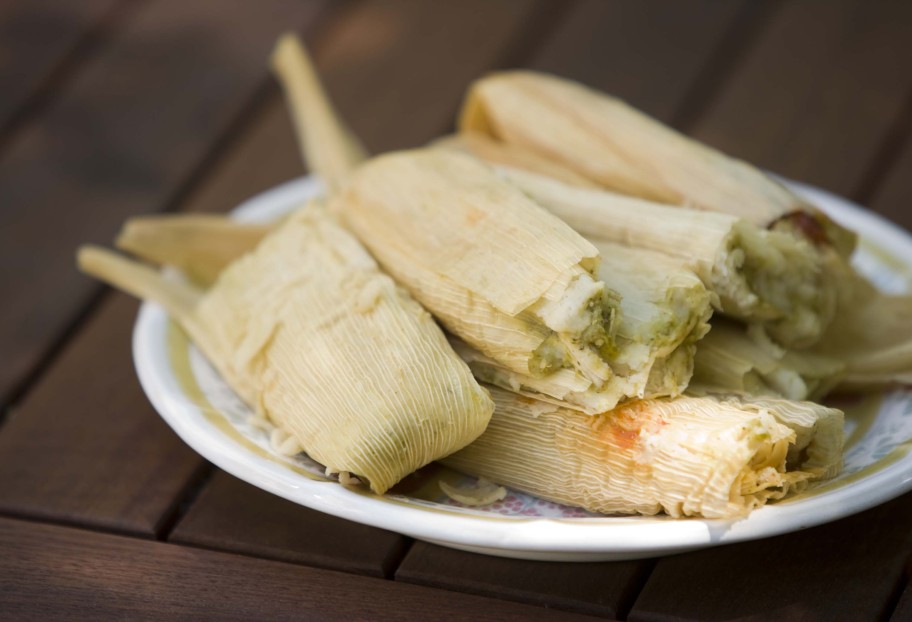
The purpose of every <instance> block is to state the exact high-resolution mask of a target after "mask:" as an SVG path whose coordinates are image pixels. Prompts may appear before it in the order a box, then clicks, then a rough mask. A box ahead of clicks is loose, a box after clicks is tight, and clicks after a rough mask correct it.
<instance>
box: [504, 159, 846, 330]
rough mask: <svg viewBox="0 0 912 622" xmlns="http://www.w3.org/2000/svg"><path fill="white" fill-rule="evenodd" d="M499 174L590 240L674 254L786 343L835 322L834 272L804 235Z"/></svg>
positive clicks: (727, 304) (730, 308)
mask: <svg viewBox="0 0 912 622" xmlns="http://www.w3.org/2000/svg"><path fill="white" fill-rule="evenodd" d="M501 173H502V174H503V175H504V176H505V178H506V179H508V180H509V181H510V182H512V183H514V184H516V185H517V186H519V187H520V188H522V190H523V191H524V192H526V193H527V194H528V195H529V196H530V197H532V198H533V199H534V200H535V201H537V202H538V203H539V204H541V205H542V206H544V207H546V208H547V209H548V210H550V211H551V212H552V213H554V214H555V215H556V216H558V217H559V218H561V219H563V220H564V221H565V222H567V223H568V224H569V225H570V226H571V227H573V228H574V229H576V230H577V231H579V232H580V233H582V234H583V235H585V236H586V237H588V238H590V239H591V240H596V241H597V240H608V241H613V242H616V243H620V244H624V245H626V246H631V247H635V248H645V249H649V250H653V251H657V252H660V253H663V254H665V255H668V256H671V257H675V258H677V259H678V260H679V261H680V262H682V265H683V266H686V267H687V268H689V269H691V270H693V271H694V272H695V273H696V274H697V275H698V276H699V277H700V278H701V279H702V280H703V282H704V283H705V284H706V287H707V288H708V289H709V290H710V291H711V292H713V293H714V294H716V296H717V297H718V299H717V304H716V306H717V308H718V310H719V311H721V312H722V313H724V314H726V315H729V316H732V317H735V318H738V319H741V320H743V321H746V322H751V323H757V324H760V325H761V326H762V327H763V329H764V331H766V332H767V333H769V334H770V335H771V336H772V337H773V338H774V339H776V341H778V342H779V343H782V344H783V345H785V346H790V347H808V346H810V345H813V344H814V343H816V342H817V341H818V340H819V339H820V336H821V334H822V333H823V331H824V330H825V328H826V327H827V326H828V324H829V323H830V321H832V318H833V315H834V314H835V311H836V303H837V292H836V289H835V287H833V285H832V283H831V282H830V272H828V271H826V270H824V268H823V266H822V265H821V256H820V254H819V253H817V252H816V251H815V250H814V248H812V247H811V245H810V244H808V243H807V242H805V241H803V240H801V239H798V238H796V237H794V236H791V235H788V234H786V233H782V232H778V231H767V230H764V229H759V228H757V227H755V226H753V225H751V224H750V223H748V222H747V221H745V220H742V219H739V218H736V217H734V216H730V215H727V214H719V213H713V212H700V211H696V210H685V209H681V208H675V207H671V206H668V205H663V204H660V203H653V202H650V201H645V200H642V199H636V198H632V197H625V196H622V195H618V194H615V193H612V192H606V191H599V190H591V189H583V188H574V187H572V186H569V185H567V184H563V183H561V182H558V181H556V180H553V179H549V178H546V177H543V176H540V175H536V174H533V173H528V172H525V171H519V170H516V169H501Z"/></svg>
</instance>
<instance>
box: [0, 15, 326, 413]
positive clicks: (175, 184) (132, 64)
mask: <svg viewBox="0 0 912 622" xmlns="http://www.w3.org/2000/svg"><path fill="white" fill-rule="evenodd" d="M321 6H322V3H320V2H307V3H298V2H285V1H282V0H270V1H267V2H258V3H250V2H244V1H243V0H232V1H230V2H225V1H223V0H203V1H200V2H181V1H179V0H160V1H157V2H149V3H147V4H144V5H141V6H140V7H139V8H138V9H137V10H136V11H135V12H132V13H131V14H130V19H128V20H125V23H124V24H123V27H122V28H121V29H120V30H118V31H117V32H116V33H114V34H113V35H112V36H111V37H110V39H109V40H108V41H107V42H106V45H104V46H101V47H99V49H98V50H96V51H95V53H93V54H92V55H91V56H90V57H89V58H88V59H87V60H86V61H85V63H84V65H83V67H82V69H81V71H80V72H79V73H78V75H76V76H74V78H73V79H72V80H70V81H68V83H67V85H66V87H65V88H64V89H63V90H61V92H60V93H59V94H58V97H57V98H56V99H55V101H54V102H53V103H52V104H51V105H50V106H49V107H48V108H47V110H46V111H45V113H44V114H42V115H40V116H39V117H37V118H35V119H33V120H32V121H31V122H29V123H28V124H27V126H25V127H23V128H22V130H21V131H19V132H17V133H16V135H15V137H14V141H13V142H12V143H10V144H9V145H8V147H7V151H6V152H5V153H4V157H3V158H2V159H0V206H2V207H0V219H2V225H0V226H2V227H3V232H4V243H3V244H2V245H0V265H4V266H7V267H8V268H7V269H5V272H4V278H3V280H2V281H0V298H2V299H3V300H4V304H3V306H2V308H0V350H2V351H3V353H4V356H3V358H2V360H0V403H2V402H4V401H5V400H6V399H7V398H8V397H9V395H10V392H11V390H13V388H14V387H15V386H16V385H17V384H19V383H21V382H22V381H23V379H24V378H25V377H26V376H27V374H28V373H29V371H30V370H31V369H33V368H34V366H35V364H36V362H37V361H39V360H40V358H41V357H42V356H43V355H44V353H45V352H47V350H48V348H49V346H50V344H51V343H53V341H54V340H55V339H57V338H59V337H60V335H61V334H62V332H63V330H64V328H65V327H66V326H67V323H68V322H70V321H71V320H72V318H73V316H74V313H75V312H76V310H77V309H79V308H80V306H82V305H84V304H85V302H86V300H87V299H88V297H89V296H90V295H91V292H92V291H94V290H95V288H96V287H97V286H96V285H94V284H93V283H92V282H91V281H90V280H89V279H87V278H84V277H80V276H77V275H76V273H75V269H74V268H73V251H74V248H75V246H76V245H77V244H78V243H80V242H86V241H98V242H109V241H110V239H111V237H112V236H113V234H114V232H115V230H116V228H117V226H118V225H119V224H120V222H121V221H122V220H123V218H124V217H125V216H127V215H129V214H134V213H139V212H150V211H155V210H158V209H161V208H162V207H163V206H164V205H165V204H166V203H167V201H168V200H169V199H170V198H171V197H172V196H173V195H174V194H175V193H176V192H177V191H178V190H179V189H180V188H181V186H182V185H183V184H184V183H186V182H187V181H188V179H189V178H190V177H191V175H192V174H193V173H194V170H195V169H197V168H198V167H199V166H200V165H201V163H202V162H203V161H204V158H205V157H206V156H207V154H208V153H209V152H210V150H211V149H212V148H213V144H214V141H216V139H217V138H218V137H219V136H220V135H221V134H223V133H224V132H225V130H226V129H227V128H228V127H229V125H230V124H231V123H232V122H233V121H234V120H235V119H236V118H237V117H238V115H239V114H240V113H241V112H242V110H243V109H244V107H245V106H246V105H247V104H248V102H249V101H250V100H251V97H252V96H253V95H254V93H255V92H256V90H257V89H258V88H259V87H260V86H261V85H262V84H263V83H264V80H265V79H266V71H267V69H266V58H267V55H268V53H269V50H270V47H271V45H272V43H273V40H274V38H275V36H276V33H277V32H280V31H281V30H285V29H288V28H294V27H300V26H303V25H304V24H307V23H310V22H311V21H312V20H313V19H314V17H315V16H316V14H317V13H318V10H319V9H320V7H321ZM12 266H15V269H11V268H10V267H12Z"/></svg>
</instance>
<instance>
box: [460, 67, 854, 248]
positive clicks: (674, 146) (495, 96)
mask: <svg viewBox="0 0 912 622" xmlns="http://www.w3.org/2000/svg"><path fill="white" fill-rule="evenodd" d="M459 127H460V130H461V131H467V132H478V133H482V134H486V135H488V136H490V137H492V138H494V139H496V140H499V141H501V142H505V143H508V144H510V145H515V146H517V147H519V148H522V149H525V150H528V151H530V152H533V153H535V154H537V155H539V156H542V157H546V158H548V159H552V160H554V161H556V162H557V163H558V164H560V165H561V166H563V167H566V168H569V169H571V170H573V171H574V172H576V173H579V174H580V175H583V176H584V177H586V178H587V179H589V180H591V181H594V182H596V183H598V184H599V185H601V186H602V187H604V188H608V189H611V190H615V191H618V192H621V193H624V194H629V195H632V196H638V197H641V198H644V199H650V200H653V201H658V202H662V203H668V204H673V205H680V206H687V207H691V208H695V209H700V210H708V211H715V212H722V213H727V214H732V215H735V216H738V217H740V218H744V219H745V220H748V221H750V222H752V223H754V224H755V225H758V226H760V227H767V226H770V225H772V224H774V223H777V222H779V221H780V220H782V219H785V220H784V221H783V222H782V223H781V224H782V226H786V227H794V229H795V232H796V233H798V234H799V235H808V234H809V235H810V236H811V237H812V238H816V237H818V236H820V235H823V237H826V238H828V239H829V240H830V242H831V243H832V244H833V245H834V246H835V247H836V248H837V249H839V252H840V254H841V255H842V256H848V255H849V254H850V253H851V251H852V249H853V248H854V245H855V236H854V234H852V233H851V232H849V231H846V230H845V229H843V228H841V227H839V226H838V225H837V224H836V223H834V222H832V221H831V220H830V219H829V218H827V217H826V216H825V215H823V214H822V213H820V212H819V211H818V210H817V209H816V208H815V207H814V206H812V205H810V204H808V203H807V202H806V201H804V200H803V199H801V198H800V197H799V196H798V195H796V194H794V193H793V192H791V191H790V190H788V189H787V188H786V187H785V186H783V185H782V184H780V183H778V182H777V181H775V180H773V179H772V178H770V177H769V176H768V175H766V174H764V173H762V172H761V171H760V170H758V169H757V168H755V167H753V166H751V165H750V164H748V163H746V162H743V161H740V160H737V159H734V158H731V157H729V156H726V155H725V154H723V153H721V152H719V151H716V150H715V149H712V148H710V147H708V146H706V145H703V144H701V143H699V142H697V141H694V140H691V139H689V138H687V137H686V136H684V135H682V134H680V133H678V132H676V131H675V130H673V129H671V128H669V127H667V126H665V125H663V124H661V123H659V122H657V121H656V120H654V119H652V118H651V117H649V116H647V115H645V114H643V113H641V112H639V111H637V110H636V109H634V108H632V107H631V106H629V105H627V104H626V103H624V102H623V101H621V100H619V99H616V98H614V97H610V96H608V95H606V94H604V93H600V92H598V91H595V90H592V89H589V88H587V87H585V86H583V85H581V84H578V83H575V82H572V81H570V80H566V79H563V78H558V77H555V76H550V75H546V74H541V73H536V72H531V71H509V72H501V73H495V74H491V75H489V76H486V77H484V78H482V79H480V80H477V81H476V82H475V83H474V84H473V85H472V86H471V88H470V90H469V93H468V95H467V97H466V101H465V104H464V105H463V109H462V111H461V113H460V119H459ZM796 213H797V214H806V215H807V216H808V217H809V218H807V219H802V218H799V222H793V221H791V220H790V218H789V217H790V216H791V215H793V214H796Z"/></svg>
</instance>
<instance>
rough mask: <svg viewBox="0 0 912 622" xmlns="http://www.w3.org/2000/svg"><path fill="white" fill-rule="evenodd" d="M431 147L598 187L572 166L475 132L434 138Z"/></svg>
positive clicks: (585, 185)
mask: <svg viewBox="0 0 912 622" xmlns="http://www.w3.org/2000/svg"><path fill="white" fill-rule="evenodd" d="M431 146H432V147H434V148H438V149H451V150H456V151H461V152H463V153H467V154H470V155H472V156H474V157H476V158H478V159H479V160H484V161H485V162H488V163H489V164H493V165H495V166H506V167H509V168H514V169H519V170H523V171H530V172H532V173H536V174H538V175H544V176H545V177H550V178H552V179H556V180H558V181H562V182H564V183H565V184H570V185H571V186H577V187H580V188H595V189H597V188H601V186H599V185H598V184H597V183H595V182H593V181H590V180H589V179H587V178H586V177H584V176H583V175H580V174H579V173H577V172H575V171H574V170H573V169H570V168H567V167H566V166H562V165H561V164H559V163H558V162H555V161H554V160H551V159H549V158H546V157H544V156H541V155H538V154H537V153H535V152H533V151H529V150H527V149H523V148H522V147H519V146H517V145H512V144H508V143H504V142H500V141H497V140H494V139H492V138H491V137H489V136H487V135H485V134H480V133H478V132H462V133H460V134H453V135H451V136H445V137H443V138H440V139H437V140H435V141H434V142H433V143H431Z"/></svg>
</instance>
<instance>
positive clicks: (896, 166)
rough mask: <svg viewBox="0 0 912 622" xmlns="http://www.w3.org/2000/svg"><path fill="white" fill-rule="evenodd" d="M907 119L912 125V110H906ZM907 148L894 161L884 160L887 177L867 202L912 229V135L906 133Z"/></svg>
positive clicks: (869, 205)
mask: <svg viewBox="0 0 912 622" xmlns="http://www.w3.org/2000/svg"><path fill="white" fill-rule="evenodd" d="M906 114H907V117H906V121H907V123H909V124H910V125H912V110H908V111H907V112H906ZM904 138H905V148H904V149H903V150H902V152H901V153H900V154H899V156H898V157H897V159H896V160H895V161H893V162H886V161H885V162H883V163H882V165H883V166H884V167H888V168H887V170H886V172H885V175H884V177H885V179H884V180H883V182H882V183H881V184H879V186H878V187H877V189H876V190H875V192H874V195H873V197H871V199H870V200H869V201H868V202H867V205H866V207H870V208H871V209H873V210H875V211H877V212H879V213H881V214H883V215H884V216H886V217H887V218H889V219H891V220H892V221H893V222H896V223H898V224H899V225H901V226H903V227H905V228H906V229H907V230H908V231H912V174H910V172H912V135H910V134H908V133H907V134H906V135H905V137H904Z"/></svg>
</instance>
